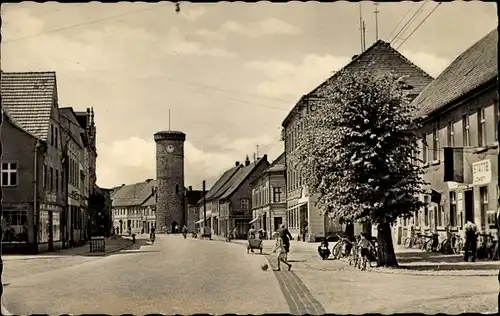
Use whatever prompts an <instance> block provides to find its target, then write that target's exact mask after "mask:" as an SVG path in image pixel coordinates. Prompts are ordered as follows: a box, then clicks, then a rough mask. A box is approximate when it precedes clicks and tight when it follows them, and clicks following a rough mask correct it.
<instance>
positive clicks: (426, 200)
mask: <svg viewBox="0 0 500 316" xmlns="http://www.w3.org/2000/svg"><path fill="white" fill-rule="evenodd" d="M430 202H431V197H430V196H429V195H425V196H424V203H425V206H424V226H426V227H427V226H429V206H430Z"/></svg>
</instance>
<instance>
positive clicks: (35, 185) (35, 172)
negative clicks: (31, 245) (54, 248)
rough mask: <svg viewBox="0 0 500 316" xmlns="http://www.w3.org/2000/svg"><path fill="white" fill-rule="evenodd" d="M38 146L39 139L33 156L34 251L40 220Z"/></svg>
mask: <svg viewBox="0 0 500 316" xmlns="http://www.w3.org/2000/svg"><path fill="white" fill-rule="evenodd" d="M38 148H40V140H37V142H36V145H35V150H34V156H33V212H34V214H35V222H34V223H33V224H34V225H33V227H34V228H35V230H34V237H35V238H34V240H35V247H36V253H38V241H39V240H38V229H39V227H38V226H39V225H38V223H39V222H40V209H39V208H38V207H37V202H38V201H37V199H38Z"/></svg>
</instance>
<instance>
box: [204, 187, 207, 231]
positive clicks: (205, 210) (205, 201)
mask: <svg viewBox="0 0 500 316" xmlns="http://www.w3.org/2000/svg"><path fill="white" fill-rule="evenodd" d="M205 185H206V182H205V180H203V227H205V225H206V222H207V199H206V192H205Z"/></svg>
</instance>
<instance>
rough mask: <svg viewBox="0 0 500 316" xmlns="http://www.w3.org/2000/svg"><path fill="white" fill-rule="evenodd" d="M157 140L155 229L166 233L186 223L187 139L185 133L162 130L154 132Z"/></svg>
mask: <svg viewBox="0 0 500 316" xmlns="http://www.w3.org/2000/svg"><path fill="white" fill-rule="evenodd" d="M154 138H155V142H156V180H157V182H158V191H157V192H158V193H157V194H158V195H157V199H158V200H157V202H156V228H157V230H158V231H161V232H164V229H165V228H166V229H168V230H170V231H171V232H173V231H174V228H175V226H176V225H178V226H179V229H181V228H182V226H183V225H184V224H185V223H184V141H185V140H186V134H184V133H182V132H178V131H161V132H157V133H156V134H154Z"/></svg>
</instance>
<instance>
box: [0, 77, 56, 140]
mask: <svg viewBox="0 0 500 316" xmlns="http://www.w3.org/2000/svg"><path fill="white" fill-rule="evenodd" d="M0 81H1V93H2V107H3V108H4V109H7V110H8V111H9V115H10V116H11V118H12V119H13V120H15V121H16V122H17V124H18V125H19V126H21V127H22V128H23V129H24V130H26V131H28V132H29V133H31V134H33V135H35V136H36V137H37V138H39V139H41V140H44V141H46V140H47V137H48V131H49V121H50V115H51V113H52V107H53V106H54V103H56V102H57V86H56V73H55V72H53V71H50V72H2V73H1V79H0Z"/></svg>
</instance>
